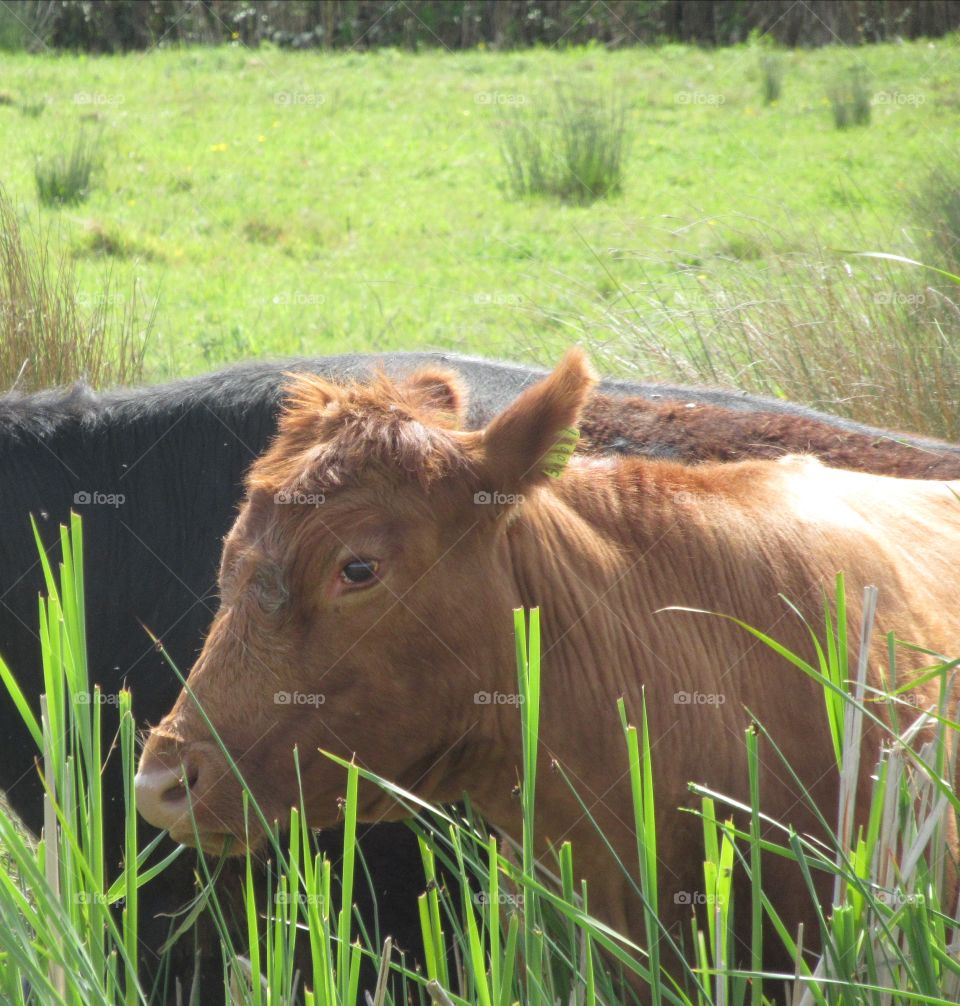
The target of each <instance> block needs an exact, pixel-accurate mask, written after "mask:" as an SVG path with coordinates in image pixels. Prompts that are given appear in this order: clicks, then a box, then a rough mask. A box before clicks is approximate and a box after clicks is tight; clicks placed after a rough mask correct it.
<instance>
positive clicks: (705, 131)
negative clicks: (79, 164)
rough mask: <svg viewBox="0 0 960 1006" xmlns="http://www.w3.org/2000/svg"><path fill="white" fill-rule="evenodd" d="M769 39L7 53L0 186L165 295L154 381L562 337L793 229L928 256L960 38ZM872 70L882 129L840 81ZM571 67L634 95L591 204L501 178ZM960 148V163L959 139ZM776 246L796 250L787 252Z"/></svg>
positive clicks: (21, 206) (586, 90)
mask: <svg viewBox="0 0 960 1006" xmlns="http://www.w3.org/2000/svg"><path fill="white" fill-rule="evenodd" d="M768 54H769V53H768V50H766V49H764V48H762V47H760V46H756V45H744V46H740V47H735V48H730V49H724V50H716V51H710V50H705V49H697V48H688V47H681V46H666V47H662V48H656V49H654V48H636V49H624V50H620V51H615V52H608V51H605V50H603V49H601V48H599V47H595V48H580V49H574V50H565V51H557V50H539V51H537V50H534V51H525V52H483V51H469V52H459V53H446V52H443V51H434V52H421V53H418V54H410V53H401V52H398V51H393V50H381V51H376V52H368V53H363V54H360V53H350V52H347V53H342V52H341V53H334V54H326V53H321V52H316V51H314V52H303V53H295V52H281V51H278V50H275V49H272V48H261V49H258V50H255V51H253V50H248V49H246V48H244V47H242V46H239V45H235V46H234V47H226V48H220V49H206V50H204V49H187V50H158V51H152V52H147V53H145V54H130V55H125V56H115V57H98V58H91V57H89V56H83V55H79V56H66V55H40V56H36V55H27V54H6V53H4V54H2V55H0V135H2V137H3V159H2V171H0V181H2V182H3V184H4V185H5V186H6V187H7V189H8V192H9V194H10V196H11V197H12V198H13V199H14V200H15V202H16V205H17V207H18V213H19V214H20V215H21V219H22V222H23V223H24V224H27V225H30V226H32V227H36V226H38V225H39V226H42V227H46V228H47V229H48V231H50V232H52V233H53V234H54V235H55V236H56V237H57V238H58V239H59V240H60V241H62V243H63V246H64V247H66V248H67V249H68V250H69V254H70V256H71V257H72V258H74V259H75V262H76V265H77V270H78V276H79V278H80V283H81V286H82V288H83V289H84V290H88V291H89V294H88V295H89V296H90V297H91V298H93V297H94V296H96V293H97V291H99V290H100V288H101V285H102V282H103V277H104V275H105V273H108V272H109V273H110V274H111V275H112V277H113V279H114V282H115V284H116V285H115V289H116V290H117V291H118V292H117V293H116V294H115V296H116V297H118V298H119V297H123V296H129V290H130V282H131V279H132V277H133V276H134V275H135V276H136V277H137V279H138V281H139V283H140V288H141V291H142V292H143V294H144V296H145V297H146V298H147V299H148V300H150V301H153V300H154V299H156V300H157V302H158V313H157V322H156V328H155V331H154V333H153V336H152V341H151V344H150V346H149V347H148V352H147V360H146V374H145V376H146V377H147V378H148V379H161V378H164V377H167V376H170V375H173V374H186V373H194V372H199V371H202V370H205V369H210V368H212V367H214V366H218V365H221V364H223V363H226V362H228V361H232V360H235V359H238V358H241V357H249V356H254V355H269V354H274V355H275V354H285V353H338V352H345V351H350V350H358V351H371V350H372V351H377V350H386V349H410V348H421V347H434V348H447V349H455V350H458V351H466V352H480V353H485V354H488V355H501V356H508V357H514V358H522V357H525V356H531V355H534V356H540V357H548V356H551V357H552V356H555V355H556V352H557V351H558V350H559V348H560V347H561V346H562V345H564V344H565V343H567V342H568V341H570V340H571V339H572V338H573V337H574V336H575V334H576V331H575V329H576V328H577V325H578V324H579V323H580V321H581V320H582V319H583V318H589V317H599V316H602V313H603V311H604V309H605V308H606V307H607V306H608V305H609V304H610V303H611V302H612V301H614V300H616V299H617V298H621V297H622V296H623V293H624V291H630V290H638V289H644V288H646V287H648V286H649V285H650V284H654V285H655V286H656V287H657V289H658V291H659V292H660V293H661V294H663V293H664V291H665V295H666V296H667V297H668V298H669V292H670V290H671V289H673V288H674V287H675V286H677V285H678V284H679V283H681V282H682V281H683V277H684V276H685V275H689V273H690V271H691V270H693V271H694V272H695V271H696V270H697V269H699V268H701V267H711V268H713V267H717V266H719V267H721V268H725V267H726V263H728V262H729V263H730V265H731V267H733V268H738V269H743V270H748V271H749V270H756V269H758V268H760V267H762V263H763V257H764V255H765V254H767V249H768V248H769V247H770V245H769V242H759V241H758V240H757V239H756V238H755V236H754V235H755V234H756V233H759V232H761V231H763V232H765V233H768V234H769V233H770V232H771V230H772V231H773V232H774V233H775V235H776V236H775V238H774V240H773V243H772V247H773V249H774V252H777V253H779V252H789V251H791V250H792V247H791V246H793V245H797V246H802V245H804V243H805V242H807V241H808V240H813V239H814V236H815V238H816V240H818V241H819V242H821V243H823V244H825V245H826V246H828V247H835V246H836V247H849V246H850V244H851V242H852V241H855V242H856V246H857V247H871V248H874V249H881V248H882V250H886V251H899V252H903V253H910V252H911V251H912V242H913V239H914V237H915V235H914V234H912V233H911V230H912V228H913V227H914V223H913V220H912V219H911V215H910V213H909V211H908V208H907V206H906V201H905V194H906V192H908V191H909V189H910V187H911V185H912V183H913V182H914V181H915V180H916V178H917V177H918V175H919V174H920V173H921V171H922V170H924V169H925V167H926V166H927V165H930V164H937V163H942V162H944V161H945V160H949V159H951V158H952V154H951V151H952V150H953V145H952V144H953V140H954V137H955V136H956V134H957V126H958V108H960V92H958V90H957V87H956V83H957V80H958V78H960V46H958V40H957V38H956V37H953V38H947V39H941V40H938V41H935V42H925V41H924V42H916V43H909V44H888V45H881V46H869V47H862V48H856V49H851V48H843V47H833V48H826V49H820V50H812V51H789V52H783V53H780V54H777V58H778V59H779V60H780V61H781V69H782V94H781V97H780V99H779V100H778V101H775V102H773V103H772V104H765V103H764V100H763V91H764V88H763V82H762V79H761V63H762V60H763V59H764V57H765V56H767V55H768ZM855 65H857V66H860V67H862V71H861V73H862V78H863V80H864V81H865V82H866V87H867V90H868V92H869V95H870V100H871V112H872V114H871V121H870V123H869V124H868V125H865V126H857V127H851V128H848V129H844V130H841V129H837V128H836V127H835V125H834V119H833V115H832V113H831V105H830V101H829V99H828V97H827V93H828V90H829V88H830V85H831V81H833V80H834V79H836V78H838V77H842V76H843V75H845V74H847V73H848V72H849V70H850V68H851V67H853V66H855ZM558 86H559V87H560V88H561V89H563V88H566V89H568V90H569V91H570V92H571V93H576V94H580V95H596V96H598V97H600V98H603V99H605V100H609V99H610V98H611V97H612V98H613V99H615V100H616V101H618V102H622V104H623V108H624V113H625V128H626V139H627V142H628V148H627V156H626V162H625V175H624V182H623V191H622V193H621V194H620V195H619V196H614V197H609V198H607V199H602V200H599V201H597V202H595V203H593V204H592V205H589V206H570V205H563V204H561V203H559V202H557V201H555V200H551V199H545V198H534V199H528V200H517V199H514V198H512V197H511V196H510V195H509V194H507V193H506V192H505V191H504V189H503V184H502V182H503V178H504V170H503V166H502V162H501V155H500V143H501V132H502V128H503V123H504V122H510V121H515V120H516V117H518V116H520V117H524V116H525V117H528V118H530V119H536V117H537V116H538V115H542V114H548V112H549V109H550V108H552V107H553V102H554V99H555V96H556V92H557V88H558ZM81 129H83V130H85V132H86V134H87V135H89V134H91V133H92V134H95V135H97V136H98V137H99V148H100V153H101V157H102V165H101V167H100V168H99V170H97V171H95V173H94V176H93V181H92V189H91V192H90V195H89V197H88V198H87V199H86V201H84V202H82V203H79V204H76V205H72V206H64V207H62V208H59V209H57V208H46V207H44V208H41V207H40V206H39V204H38V200H37V187H36V183H35V178H34V167H35V162H36V159H37V158H38V157H40V158H44V157H49V156H50V155H51V154H53V153H56V152H62V151H65V150H67V149H68V148H69V147H70V145H71V144H72V143H73V141H74V138H75V136H76V135H77V132H78V131H79V130H81ZM951 163H952V160H951ZM778 246H779V247H778Z"/></svg>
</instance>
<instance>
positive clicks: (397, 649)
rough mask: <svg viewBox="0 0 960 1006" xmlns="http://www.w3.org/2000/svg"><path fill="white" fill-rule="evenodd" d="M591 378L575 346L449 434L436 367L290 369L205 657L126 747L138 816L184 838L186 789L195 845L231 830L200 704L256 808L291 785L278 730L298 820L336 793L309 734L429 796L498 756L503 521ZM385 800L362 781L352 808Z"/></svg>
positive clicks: (445, 392) (337, 785)
mask: <svg viewBox="0 0 960 1006" xmlns="http://www.w3.org/2000/svg"><path fill="white" fill-rule="evenodd" d="M591 384H592V377H591V375H590V372H589V369H588V367H587V364H586V362H585V359H584V357H583V355H582V354H581V353H580V352H579V351H576V350H573V351H571V352H570V353H568V355H567V356H566V358H565V359H564V360H563V362H562V363H561V365H560V366H559V367H558V368H557V370H556V371H554V372H553V373H552V374H551V375H550V376H549V377H547V378H546V379H545V380H544V381H542V382H541V383H540V384H538V385H536V386H534V387H532V388H530V389H528V390H527V391H526V392H524V393H523V394H522V395H521V396H520V397H519V398H518V399H517V400H516V401H515V402H514V403H513V405H512V406H511V407H510V408H508V409H507V410H506V411H505V412H503V413H502V414H501V415H499V416H498V417H497V418H496V419H494V420H493V422H491V423H490V425H489V426H488V427H487V428H486V429H485V430H482V431H479V432H477V431H474V432H466V431H463V430H462V424H463V411H464V394H463V391H462V389H461V387H460V384H459V382H458V380H457V378H456V377H455V376H453V375H451V374H447V373H443V372H435V371H423V372H420V373H417V374H414V375H413V376H411V377H409V378H407V379H406V380H404V381H400V382H393V381H391V380H388V379H387V378H386V377H382V376H381V377H378V378H376V379H375V380H374V381H373V382H372V383H370V384H369V385H365V386H358V385H352V386H349V387H341V386H337V385H335V384H331V383H329V382H327V381H324V380H321V379H320V378H317V377H313V376H297V377H295V378H294V379H293V381H292V384H291V386H290V388H289V389H288V394H287V399H286V408H285V412H284V414H283V416H282V418H281V421H280V428H279V433H278V436H277V438H276V440H275V442H274V443H273V445H272V446H271V447H270V449H269V450H268V451H267V452H266V453H265V454H264V455H263V456H262V457H261V458H259V459H258V461H257V462H256V463H255V464H254V466H253V467H252V469H251V471H250V474H249V476H248V479H247V495H246V499H245V501H244V503H243V505H242V507H241V510H240V514H239V517H238V518H237V521H236V524H235V525H234V527H233V529H232V530H231V532H230V533H229V535H228V536H227V538H226V541H225V544H224V550H223V558H222V563H221V568H220V595H221V605H220V610H219V611H218V613H217V615H216V617H215V618H214V621H213V624H212V626H211V628H210V632H209V635H208V637H207V640H206V643H205V645H204V648H203V652H202V653H201V655H200V657H199V659H198V660H197V663H196V664H195V666H194V667H193V669H192V670H191V672H190V675H189V678H188V681H187V688H186V689H185V690H184V691H183V692H182V693H181V695H180V697H179V699H178V700H177V703H176V705H175V706H174V708H173V710H172V711H171V712H170V713H169V715H168V716H167V717H166V718H165V719H164V720H163V721H162V722H161V723H160V724H159V725H158V726H157V727H156V728H155V729H154V730H153V731H152V732H151V733H150V735H149V738H148V740H147V743H146V746H145V748H144V752H143V756H142V759H141V762H140V767H139V772H138V775H137V794H138V799H139V805H140V810H141V812H142V813H143V815H144V816H145V817H146V818H147V819H148V820H149V821H151V822H152V823H154V824H156V825H158V826H160V827H166V828H169V829H170V831H171V833H172V834H173V836H174V837H175V838H177V839H179V840H181V841H184V842H189V843H192V842H193V840H194V837H193V836H194V833H193V826H192V824H191V822H190V820H189V816H188V813H187V810H188V804H189V805H191V806H192V808H193V812H194V817H195V820H196V827H197V829H198V832H199V835H200V838H201V844H202V845H203V846H204V847H205V848H207V849H209V850H211V851H214V850H217V849H219V848H221V847H222V846H223V841H224V838H225V837H226V836H228V835H234V836H237V837H239V838H241V839H243V836H244V819H243V812H242V801H241V796H240V786H239V783H238V781H237V779H236V777H235V774H234V772H233V771H232V770H231V768H230V767H229V765H228V763H227V761H226V759H225V758H224V756H223V753H222V751H221V748H220V746H219V745H218V743H217V742H216V741H215V740H214V739H213V737H212V736H211V734H210V731H209V728H208V726H207V722H206V718H209V721H210V722H211V723H212V724H213V727H214V728H215V730H216V731H217V733H218V735H219V737H220V738H221V740H222V742H223V744H224V745H225V747H226V749H227V750H228V751H229V752H230V755H231V757H232V758H233V759H234V760H235V762H236V764H237V767H238V768H239V771H240V772H241V773H242V775H243V776H244V778H245V779H246V781H247V782H248V783H249V785H250V786H251V788H252V790H253V793H254V795H255V796H256V798H257V800H258V801H259V803H260V805H261V807H262V808H263V810H264V812H265V813H266V815H267V817H268V819H272V818H279V819H280V820H281V821H282V820H284V819H286V818H287V816H288V814H289V807H290V806H292V805H294V804H296V803H297V802H298V800H299V794H298V782H297V776H296V772H295V768H294V760H293V755H292V751H293V748H294V746H297V748H298V751H299V765H300V779H301V780H302V792H303V798H304V801H305V806H306V810H307V816H308V819H309V821H310V824H311V825H313V826H315V827H324V826H329V825H332V824H334V823H335V822H336V820H337V817H338V804H339V798H340V796H341V795H342V793H343V789H344V772H343V770H342V768H340V767H338V766H337V765H336V764H335V763H334V762H332V761H331V760H330V759H329V758H327V757H325V756H324V755H322V754H321V753H319V752H320V750H321V749H324V750H328V751H332V752H335V753H337V754H339V755H341V756H343V757H345V758H350V757H351V756H352V755H354V754H355V755H356V758H357V761H358V763H359V764H360V765H361V766H363V767H365V768H368V769H370V770H372V771H373V772H375V773H377V774H378V775H382V776H385V777H387V778H389V779H392V780H394V781H396V782H397V783H399V784H400V785H401V786H403V787H405V788H407V789H410V790H413V791H414V792H416V793H418V794H419V795H421V796H423V797H424V798H427V799H433V800H447V799H455V798H457V797H459V796H460V794H461V793H462V791H463V789H464V788H467V783H468V776H467V775H466V774H465V773H467V771H468V766H470V765H472V764H476V763H481V764H483V763H487V764H489V760H490V758H491V757H500V758H508V757H509V758H510V759H513V757H514V752H513V751H511V750H510V748H511V747H512V742H513V739H514V737H513V734H512V733H511V731H515V730H516V729H517V727H516V723H515V721H516V710H515V709H512V710H507V709H504V708H503V707H498V706H497V705H496V703H495V702H493V703H491V704H489V705H483V703H482V698H483V695H484V693H487V694H493V693H495V692H497V691H501V692H506V693H512V692H514V691H515V690H516V689H515V684H514V682H515V680H516V678H515V673H516V672H515V661H514V653H515V651H514V642H513V633H512V619H511V615H510V611H511V608H513V607H515V606H516V605H517V604H518V603H519V599H520V592H519V590H518V585H517V582H516V572H515V570H514V568H513V563H512V561H511V546H510V542H509V534H508V532H507V529H508V527H509V525H510V522H511V520H512V519H513V517H514V516H515V515H516V513H517V512H518V507H519V506H522V505H524V504H523V503H522V502H520V501H524V500H525V501H526V504H525V505H527V506H531V505H535V503H536V500H537V498H538V494H539V493H541V492H542V487H543V486H544V485H545V484H546V483H548V482H549V478H548V471H549V468H550V466H551V464H555V463H556V457H553V459H552V460H551V450H552V449H553V448H554V447H555V445H556V443H557V441H558V438H560V437H561V436H562V434H563V432H564V431H565V430H566V429H567V428H568V427H571V426H573V425H575V423H576V421H577V418H578V416H579V413H580V410H581V407H582V405H583V403H584V400H585V398H586V397H587V394H588V392H589V389H590V387H591ZM561 453H562V452H561ZM478 693H479V696H480V698H479V699H477V696H478ZM199 707H202V709H203V713H201V712H200V708H199ZM509 713H512V714H513V715H512V717H510V716H509ZM508 719H509V724H507V720H508ZM511 765H512V761H511ZM188 791H189V797H188ZM398 812H399V808H398V807H397V805H395V804H394V803H393V802H392V801H391V800H390V799H389V798H387V797H386V796H385V795H384V793H383V792H382V791H381V790H379V789H378V788H377V787H374V786H372V785H371V786H369V787H365V786H364V785H363V784H362V785H361V795H360V801H359V813H360V817H361V819H368V820H370V819H377V818H383V817H390V816H397V814H398ZM251 827H252V826H251ZM253 840H254V839H253V832H251V841H253ZM240 844H242V843H240Z"/></svg>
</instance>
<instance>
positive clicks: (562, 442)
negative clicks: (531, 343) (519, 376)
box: [482, 347, 596, 493]
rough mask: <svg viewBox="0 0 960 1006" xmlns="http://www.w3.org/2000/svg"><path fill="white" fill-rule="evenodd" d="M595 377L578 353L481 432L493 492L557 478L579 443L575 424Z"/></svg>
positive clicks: (568, 356) (573, 351) (569, 353)
mask: <svg viewBox="0 0 960 1006" xmlns="http://www.w3.org/2000/svg"><path fill="white" fill-rule="evenodd" d="M595 383H596V377H595V376H594V374H593V371H592V369H591V367H590V364H589V363H588V362H587V358H586V355H585V354H584V352H583V350H581V349H578V348H576V347H574V348H573V349H570V350H568V351H567V354H566V355H565V356H564V358H563V359H562V360H561V361H560V364H559V366H558V367H557V368H556V370H554V371H553V373H552V374H550V375H549V377H546V378H544V379H543V380H542V381H540V383H539V384H535V385H534V386H533V387H532V388H527V390H526V391H524V392H523V394H521V395H520V397H519V398H517V400H516V401H515V402H514V403H513V404H512V405H511V406H509V408H507V409H506V410H504V411H503V412H501V413H500V415H498V416H497V417H496V418H495V419H494V420H493V421H492V422H491V423H490V425H489V426H487V428H486V429H485V430H484V431H483V441H482V443H483V448H482V450H483V458H484V468H485V470H486V475H487V476H488V477H489V478H490V479H491V481H492V482H493V485H492V486H491V488H493V489H498V490H500V491H502V492H505V493H522V492H523V491H524V490H525V489H528V488H530V487H531V486H533V485H536V484H537V483H539V482H544V481H546V480H547V478H550V477H554V478H555V477H557V476H559V475H560V473H561V472H562V471H563V468H564V466H565V464H566V462H567V461H568V460H569V457H570V455H571V454H572V453H573V449H574V447H575V446H576V442H577V436H578V434H577V430H576V427H577V423H578V421H579V419H580V412H581V411H582V409H583V406H584V403H585V402H586V400H587V397H588V396H589V394H590V391H591V389H592V388H593V385H594V384H595Z"/></svg>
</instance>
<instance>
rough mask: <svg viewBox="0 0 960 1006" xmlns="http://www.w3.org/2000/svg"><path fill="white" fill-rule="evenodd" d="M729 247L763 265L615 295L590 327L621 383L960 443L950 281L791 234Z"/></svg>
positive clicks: (720, 264)
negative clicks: (672, 387)
mask: <svg viewBox="0 0 960 1006" xmlns="http://www.w3.org/2000/svg"><path fill="white" fill-rule="evenodd" d="M721 237H722V239H723V242H724V247H725V248H731V247H737V248H739V247H742V246H746V247H748V248H750V249H751V254H750V257H751V258H754V259H756V262H755V264H751V267H750V268H745V267H743V266H742V265H741V264H740V263H739V262H733V263H731V262H730V261H729V258H728V257H726V256H724V257H720V256H718V257H716V258H715V259H714V260H713V261H710V262H702V263H697V264H696V266H695V267H693V268H691V267H689V266H686V265H684V264H682V263H678V264H677V285H676V287H674V286H673V285H671V286H670V288H669V289H668V287H667V286H665V285H663V284H661V283H659V282H657V281H655V280H651V281H650V282H648V283H646V284H643V285H641V286H639V287H636V288H632V289H628V288H625V287H618V288H617V291H616V294H617V295H616V296H615V297H611V298H610V299H609V303H608V305H606V306H604V307H603V309H602V310H601V312H600V314H599V315H598V317H597V318H596V320H595V321H586V322H583V323H582V332H583V336H584V337H585V338H587V339H589V340H590V342H591V344H592V345H593V346H594V347H595V348H596V350H597V352H598V353H599V354H600V355H601V356H602V357H604V358H605V359H606V360H607V361H608V363H609V364H610V365H611V366H612V367H613V369H615V370H618V371H620V372H627V373H630V374H643V375H644V376H645V377H647V378H652V379H657V378H660V379H668V380H679V381H682V382H685V383H689V384H703V383H706V384H710V385H714V386H716V385H721V386H727V387H733V388H739V389H742V390H744V391H750V392H754V393H758V394H762V395H767V396H769V397H772V398H780V399H784V400H787V401H794V402H803V403H806V404H809V405H813V406H814V407H816V408H821V409H825V410H826V411H828V412H832V413H834V414H836V415H840V416H846V417H848V418H850V419H855V420H859V421H861V422H865V423H872V424H874V425H876V426H879V427H883V428H886V429H900V430H911V431H913V432H916V433H926V434H928V435H931V436H937V437H943V438H945V439H947V440H951V441H954V442H958V441H960V410H958V409H957V405H956V388H957V386H958V385H960V299H958V296H957V287H956V285H955V284H954V283H952V282H951V281H950V279H949V277H947V276H946V275H943V274H938V273H935V272H932V271H930V270H923V269H916V268H911V267H909V266H908V265H906V264H904V261H903V260H899V261H896V260H894V257H892V256H891V257H889V258H884V257H882V256H872V257H865V256H862V255H858V254H855V253H842V252H838V251H836V250H833V249H829V248H826V247H824V246H823V245H822V244H821V243H820V242H819V241H817V240H815V239H814V240H812V241H811V240H810V239H809V238H808V237H806V236H804V235H802V234H798V233H797V232H796V231H795V230H794V229H793V228H792V227H791V226H790V225H786V226H784V227H782V228H778V227H765V228H763V229H761V230H757V228H756V225H755V223H754V222H751V221H744V222H743V224H742V229H741V227H740V226H733V227H731V228H730V234H729V235H727V234H723V235H721ZM855 243H856V238H853V239H851V241H850V244H851V245H853V244H855ZM931 264H933V263H931ZM611 281H612V282H614V283H615V280H613V277H611Z"/></svg>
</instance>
